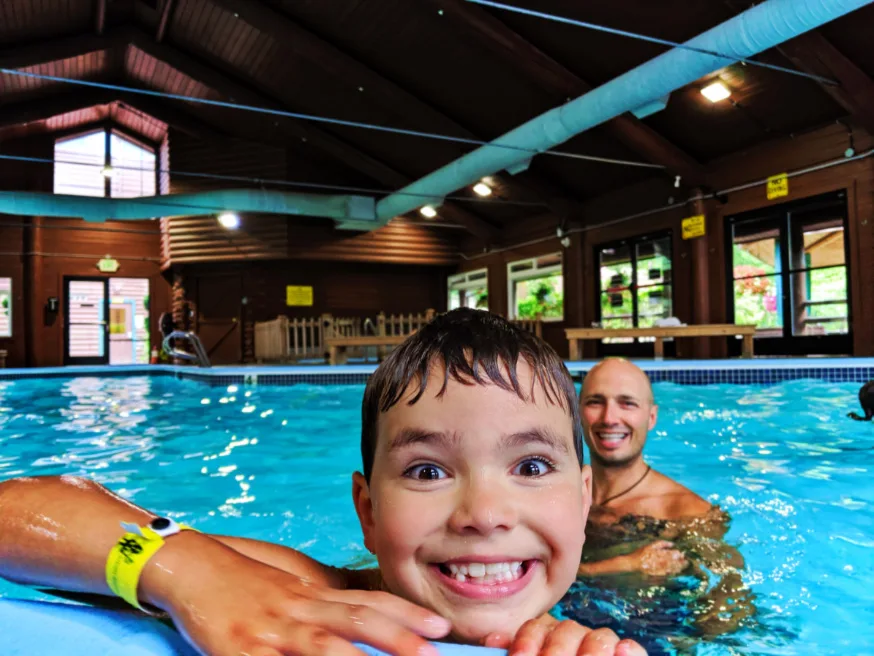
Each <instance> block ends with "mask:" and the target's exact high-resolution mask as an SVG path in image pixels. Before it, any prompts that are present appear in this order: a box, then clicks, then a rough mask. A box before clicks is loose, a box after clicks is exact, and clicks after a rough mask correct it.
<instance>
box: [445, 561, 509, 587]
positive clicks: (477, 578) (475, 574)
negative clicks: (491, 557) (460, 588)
mask: <svg viewBox="0 0 874 656" xmlns="http://www.w3.org/2000/svg"><path fill="white" fill-rule="evenodd" d="M447 567H448V569H449V573H450V575H451V576H452V577H453V578H454V579H455V580H457V581H461V582H462V583H464V582H465V581H466V580H468V579H469V580H470V582H471V583H474V582H475V583H479V584H489V583H508V582H510V581H515V580H516V579H518V578H519V577H520V576H522V562H521V561H519V560H516V561H512V562H506V563H466V564H464V565H456V564H454V563H451V564H449V565H447Z"/></svg>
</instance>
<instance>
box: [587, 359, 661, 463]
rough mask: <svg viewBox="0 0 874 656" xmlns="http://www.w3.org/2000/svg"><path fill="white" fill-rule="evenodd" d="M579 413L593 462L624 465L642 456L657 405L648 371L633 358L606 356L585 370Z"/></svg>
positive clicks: (656, 412) (653, 422)
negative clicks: (620, 358) (633, 361)
mask: <svg viewBox="0 0 874 656" xmlns="http://www.w3.org/2000/svg"><path fill="white" fill-rule="evenodd" d="M580 415H581V417H582V420H583V432H584V434H585V437H586V444H587V445H588V447H589V450H590V452H591V454H592V460H593V462H597V463H598V464H600V465H602V466H605V467H610V466H623V465H627V464H629V463H631V462H633V461H634V460H635V459H637V458H638V457H639V456H640V454H641V452H642V451H643V445H644V444H645V443H646V434H647V433H648V432H649V431H650V430H652V429H653V427H654V426H655V423H656V417H657V415H658V408H657V406H655V405H654V404H653V402H652V388H651V387H650V384H649V380H648V379H647V377H646V374H644V373H643V372H642V371H641V370H640V369H638V368H637V367H635V366H634V365H633V364H631V363H630V362H626V361H624V360H606V361H604V362H602V363H601V364H599V365H597V366H596V367H594V368H593V369H592V371H590V372H589V373H588V374H586V378H585V380H584V381H583V392H582V394H581V395H580Z"/></svg>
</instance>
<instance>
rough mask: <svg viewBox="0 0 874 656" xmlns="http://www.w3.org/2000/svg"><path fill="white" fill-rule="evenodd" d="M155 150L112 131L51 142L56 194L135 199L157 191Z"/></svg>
mask: <svg viewBox="0 0 874 656" xmlns="http://www.w3.org/2000/svg"><path fill="white" fill-rule="evenodd" d="M156 164H157V157H156V154H155V149H154V148H152V147H151V146H147V145H146V144H143V143H141V142H139V141H137V140H136V139H133V138H132V137H129V136H127V135H125V134H122V133H121V132H119V131H117V130H114V129H101V130H93V131H91V132H86V133H83V134H77V135H74V136H72V137H65V138H63V139H58V140H57V141H56V142H55V180H54V191H55V193H56V194H70V195H73V196H106V197H112V198H136V197H138V196H154V195H155V194H156V190H157V170H156Z"/></svg>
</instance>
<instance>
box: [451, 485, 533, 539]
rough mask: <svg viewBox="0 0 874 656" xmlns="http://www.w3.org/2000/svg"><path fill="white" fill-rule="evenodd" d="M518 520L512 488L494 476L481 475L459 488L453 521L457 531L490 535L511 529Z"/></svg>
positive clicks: (452, 526)
mask: <svg viewBox="0 0 874 656" xmlns="http://www.w3.org/2000/svg"><path fill="white" fill-rule="evenodd" d="M517 521H518V514H517V512H516V509H515V505H514V501H513V495H512V492H511V491H510V490H508V489H506V488H505V486H503V485H500V484H499V483H498V482H497V481H495V480H493V479H489V478H480V479H479V480H474V481H470V482H469V483H468V484H467V485H465V486H463V487H462V488H461V489H460V490H459V498H458V500H457V502H456V505H455V510H454V512H453V513H452V516H451V517H450V519H449V524H450V527H451V528H452V530H453V531H455V532H456V533H460V534H466V533H467V534H469V533H479V534H481V535H488V534H490V533H492V532H493V531H498V530H508V529H511V528H513V526H515V525H516V522H517Z"/></svg>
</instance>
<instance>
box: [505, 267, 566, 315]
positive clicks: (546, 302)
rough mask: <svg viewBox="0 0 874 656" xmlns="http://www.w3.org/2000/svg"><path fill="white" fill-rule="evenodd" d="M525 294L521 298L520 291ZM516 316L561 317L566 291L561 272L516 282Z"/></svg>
mask: <svg viewBox="0 0 874 656" xmlns="http://www.w3.org/2000/svg"><path fill="white" fill-rule="evenodd" d="M520 292H521V293H524V294H525V296H524V297H522V298H521V299H520V298H519V297H518V294H519V293H520ZM516 294H517V301H516V302H517V305H516V316H517V317H518V318H520V319H538V318H539V319H561V318H562V317H564V292H563V288H562V277H561V274H560V273H554V274H552V275H549V276H546V277H544V278H534V279H531V280H525V281H521V282H517V283H516Z"/></svg>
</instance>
